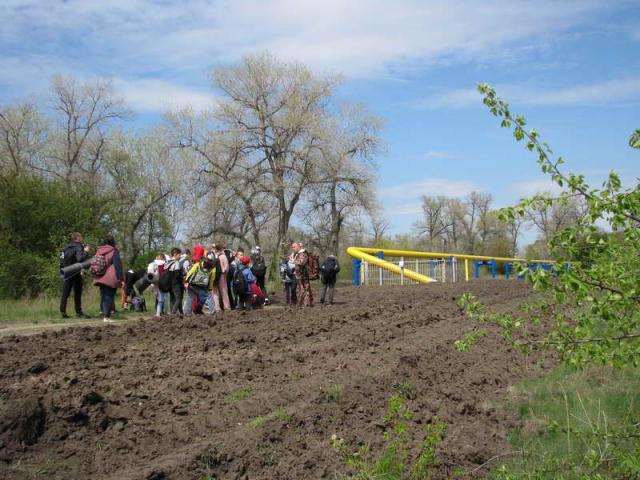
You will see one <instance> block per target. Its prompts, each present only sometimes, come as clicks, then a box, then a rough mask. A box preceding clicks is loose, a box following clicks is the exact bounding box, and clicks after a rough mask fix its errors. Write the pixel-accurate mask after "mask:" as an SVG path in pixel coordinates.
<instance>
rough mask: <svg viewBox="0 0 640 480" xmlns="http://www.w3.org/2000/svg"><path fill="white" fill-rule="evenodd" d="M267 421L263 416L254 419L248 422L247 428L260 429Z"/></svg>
mask: <svg viewBox="0 0 640 480" xmlns="http://www.w3.org/2000/svg"><path fill="white" fill-rule="evenodd" d="M266 421H267V419H266V418H265V417H263V416H258V417H254V418H252V419H251V420H250V421H249V427H251V428H260V427H261V426H263V425H264V424H265V422H266Z"/></svg>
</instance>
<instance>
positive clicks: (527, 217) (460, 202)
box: [414, 192, 585, 259]
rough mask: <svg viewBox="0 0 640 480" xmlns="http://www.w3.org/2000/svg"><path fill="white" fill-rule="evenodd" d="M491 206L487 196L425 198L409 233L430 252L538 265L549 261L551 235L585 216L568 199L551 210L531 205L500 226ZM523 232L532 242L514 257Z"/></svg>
mask: <svg viewBox="0 0 640 480" xmlns="http://www.w3.org/2000/svg"><path fill="white" fill-rule="evenodd" d="M492 203H493V198H492V196H491V195H490V194H487V193H478V192H471V193H470V194H469V195H467V196H466V197H465V198H456V197H446V196H442V195H439V196H426V195H425V196H423V197H422V218H421V219H420V220H418V221H417V222H416V223H415V224H414V229H415V231H416V233H417V235H418V236H419V237H420V238H421V240H422V242H421V243H422V245H423V247H424V248H427V249H429V250H431V251H437V252H450V253H458V252H460V253H467V254H475V255H488V256H494V257H511V258H514V257H517V256H518V255H521V256H524V257H526V258H530V259H533V258H536V259H544V258H551V257H550V255H551V252H550V251H549V249H548V243H549V241H550V240H551V239H552V238H553V237H554V235H556V234H557V233H559V232H561V231H563V230H564V229H566V228H568V227H570V226H572V225H575V224H576V223H577V222H578V221H579V220H580V219H581V218H582V217H583V216H584V212H585V204H584V202H583V201H581V199H580V198H578V197H570V198H567V199H565V200H564V201H563V202H555V203H553V204H548V203H545V202H534V203H532V204H530V205H528V206H527V208H526V210H525V211H524V212H523V215H521V216H516V217H514V218H510V219H508V220H503V219H501V218H500V215H499V209H493V208H492ZM528 228H533V229H534V231H535V232H536V233H537V236H538V239H537V240H536V241H535V242H534V243H532V244H530V245H528V246H527V247H526V249H524V251H520V250H522V249H521V248H519V245H520V244H521V243H522V233H523V232H524V231H525V229H528Z"/></svg>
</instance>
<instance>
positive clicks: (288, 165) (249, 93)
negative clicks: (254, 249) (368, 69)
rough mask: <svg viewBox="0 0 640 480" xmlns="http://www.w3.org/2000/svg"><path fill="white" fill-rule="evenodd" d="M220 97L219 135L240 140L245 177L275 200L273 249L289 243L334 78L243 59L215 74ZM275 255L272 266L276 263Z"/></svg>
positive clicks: (317, 154)
mask: <svg viewBox="0 0 640 480" xmlns="http://www.w3.org/2000/svg"><path fill="white" fill-rule="evenodd" d="M213 78H214V83H215V85H216V86H217V87H218V88H219V89H220V90H221V91H222V92H223V93H224V95H225V99H224V100H222V101H221V102H220V105H219V109H218V112H217V117H218V120H219V121H220V123H221V127H222V129H223V130H229V131H232V132H234V133H236V134H237V135H238V136H239V137H240V139H241V145H242V147H241V148H242V153H243V156H244V157H245V158H246V159H247V160H249V165H248V168H247V170H248V172H249V175H250V176H252V177H253V178H255V179H256V183H257V185H259V188H260V189H261V190H262V191H264V192H266V193H268V194H269V195H270V196H272V197H273V198H274V199H275V202H276V205H277V216H278V228H277V233H276V242H275V243H276V245H281V244H282V240H283V239H284V238H286V237H287V231H288V229H289V224H290V221H291V219H292V217H293V214H294V211H295V208H296V206H297V204H298V202H299V201H300V199H301V197H302V195H303V193H304V192H305V190H306V188H307V187H308V186H309V185H310V184H311V183H312V182H313V173H314V169H315V166H316V165H317V162H318V160H319V159H320V158H321V151H320V149H319V147H320V146H321V142H322V126H323V124H324V122H325V121H326V120H327V116H328V112H327V109H326V106H327V104H328V103H329V101H330V99H331V96H332V94H333V91H334V89H335V87H336V86H337V85H338V83H339V82H338V80H339V79H338V78H336V77H317V76H315V75H313V74H312V73H311V71H310V70H309V69H308V68H306V67H305V66H303V65H301V64H298V63H284V62H281V61H279V60H277V59H275V58H274V57H273V56H271V55H270V54H268V53H263V54H260V55H255V56H248V57H245V58H244V60H243V61H242V62H241V64H240V65H238V66H233V67H227V68H221V69H218V70H216V71H215V72H214V76H213ZM277 256H278V255H277V252H274V255H273V265H275V262H276V261H277V258H276V257H277Z"/></svg>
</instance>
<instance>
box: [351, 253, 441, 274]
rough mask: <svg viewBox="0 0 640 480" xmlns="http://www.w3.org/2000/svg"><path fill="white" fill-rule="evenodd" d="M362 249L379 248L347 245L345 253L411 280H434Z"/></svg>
mask: <svg viewBox="0 0 640 480" xmlns="http://www.w3.org/2000/svg"><path fill="white" fill-rule="evenodd" d="M364 250H368V251H373V252H379V251H380V250H379V249H378V250H376V249H373V248H370V249H364V248H358V247H349V248H347V253H348V254H349V255H350V256H352V257H354V258H359V259H360V260H364V261H365V262H367V263H371V264H373V265H377V266H378V267H380V268H384V269H385V270H389V271H391V272H395V273H398V274H400V275H403V274H404V276H405V277H407V278H410V279H411V280H415V281H416V282H420V283H431V282H435V281H436V280H435V279H433V278H431V277H427V276H426V275H422V274H421V273H418V272H414V271H413V270H408V269H406V268H402V269H401V268H400V267H399V266H398V265H396V264H395V263H392V262H387V261H386V260H383V259H381V258H378V257H374V256H373V255H370V254H369V253H366V252H364ZM383 251H384V250H383ZM392 256H398V257H401V256H402V255H392Z"/></svg>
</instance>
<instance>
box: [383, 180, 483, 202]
mask: <svg viewBox="0 0 640 480" xmlns="http://www.w3.org/2000/svg"><path fill="white" fill-rule="evenodd" d="M479 190H481V189H479V188H478V187H477V186H476V185H475V184H474V183H473V182H469V181H466V180H444V179H425V180H416V181H413V182H408V183H402V184H400V185H393V186H390V187H383V188H381V189H379V190H378V195H379V197H380V199H381V200H387V199H393V198H418V197H420V196H422V195H444V196H446V197H462V196H465V195H468V194H469V193H471V192H473V191H479Z"/></svg>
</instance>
